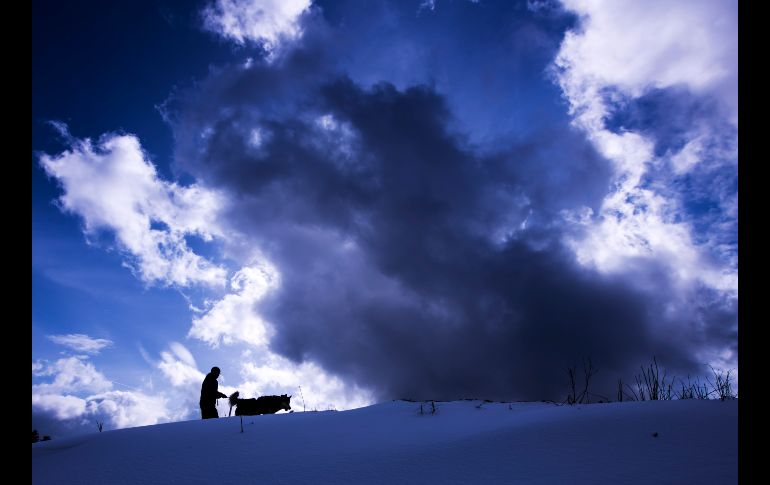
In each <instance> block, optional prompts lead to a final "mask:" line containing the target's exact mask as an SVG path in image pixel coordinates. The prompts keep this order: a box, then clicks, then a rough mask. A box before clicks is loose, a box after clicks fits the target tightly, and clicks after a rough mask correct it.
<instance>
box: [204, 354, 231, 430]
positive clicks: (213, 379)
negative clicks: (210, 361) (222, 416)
mask: <svg viewBox="0 0 770 485" xmlns="http://www.w3.org/2000/svg"><path fill="white" fill-rule="evenodd" d="M217 377H219V367H212V368H211V372H209V373H208V374H206V378H205V379H203V385H201V401H200V405H201V417H202V418H203V419H209V418H218V417H219V413H218V412H217V405H216V404H217V403H216V401H217V399H219V398H220V397H225V398H226V397H227V396H225V395H224V394H222V393H221V392H219V382H217Z"/></svg>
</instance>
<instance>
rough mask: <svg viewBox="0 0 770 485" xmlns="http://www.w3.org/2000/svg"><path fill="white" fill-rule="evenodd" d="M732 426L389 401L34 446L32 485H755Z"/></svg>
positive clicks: (654, 406)
mask: <svg viewBox="0 0 770 485" xmlns="http://www.w3.org/2000/svg"><path fill="white" fill-rule="evenodd" d="M737 421H738V401H737V400H728V401H718V400H700V399H690V400H679V401H646V402H622V403H619V402H616V403H610V404H607V403H604V404H591V405H588V406H583V405H576V406H567V405H562V406H555V405H553V404H550V403H540V402H527V403H500V402H486V401H478V400H467V401H451V402H443V401H438V402H433V401H431V402H407V401H391V402H383V403H379V404H375V405H372V406H367V407H364V408H359V409H353V410H347V411H341V412H333V411H321V412H306V413H305V412H296V413H283V412H281V413H279V414H275V415H263V416H246V417H244V419H243V423H242V428H243V432H241V420H240V418H238V417H235V416H233V417H230V418H223V419H218V420H214V419H210V420H206V421H187V422H177V423H164V424H159V425H155V426H145V427H140V428H133V429H122V430H110V431H105V432H104V433H92V434H89V435H81V436H76V437H70V438H63V439H58V440H57V439H52V440H50V441H41V442H38V443H35V444H33V445H32V483H33V485H34V484H47V483H52V482H53V483H60V484H62V485H66V484H81V483H101V482H104V481H109V483H114V484H116V485H122V484H133V483H145V484H148V485H150V484H156V483H157V484H165V483H177V482H183V483H195V484H197V483H217V482H223V481H224V482H227V483H237V482H238V481H240V480H243V479H244V477H259V479H260V481H262V482H265V483H283V484H287V485H288V484H304V483H318V484H339V485H345V484H358V483H371V484H391V483H405V484H421V483H448V484H466V483H489V484H498V483H500V484H502V483H516V484H517V485H519V484H521V485H534V484H551V483H575V484H595V483H627V484H630V485H637V484H639V485H643V484H647V483H702V484H709V485H710V484H714V485H725V484H733V483H745V480H744V481H739V479H741V478H744V477H748V476H750V475H749V474H748V472H747V470H748V468H741V469H740V472H739V459H738V445H739V443H738V427H737V426H736V423H737ZM362 431H365V432H362ZM169 443H184V446H169V445H168V444H169ZM329 443H333V444H334V446H329ZM576 443H580V445H579V446H576ZM742 444H743V442H741V445H742ZM743 450H744V449H743V448H742V449H741V451H743ZM544 451H545V452H544ZM255 457H256V458H255ZM743 457H745V453H741V458H743ZM84 463H86V464H87V465H88V466H83V464H84ZM137 464H141V466H136V465H137ZM744 473H745V474H744Z"/></svg>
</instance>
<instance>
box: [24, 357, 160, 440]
mask: <svg viewBox="0 0 770 485" xmlns="http://www.w3.org/2000/svg"><path fill="white" fill-rule="evenodd" d="M32 371H33V372H32V374H33V376H36V377H38V378H43V377H46V378H51V377H52V378H53V379H52V380H49V381H48V382H40V383H37V384H33V385H32V411H33V422H34V421H37V422H38V423H47V424H46V430H49V428H52V429H51V430H50V431H49V433H53V432H54V431H56V432H58V431H60V430H61V431H62V432H67V433H69V432H72V430H73V429H75V430H80V431H85V430H87V429H89V428H90V427H91V426H92V425H93V420H94V419H96V420H101V421H104V422H105V423H106V424H107V426H108V429H109V428H112V429H115V428H125V427H130V426H141V425H147V424H156V423H159V422H163V421H167V420H169V419H170V417H171V412H170V411H169V410H168V408H167V407H168V406H167V405H168V401H167V399H166V397H165V396H164V395H163V394H160V395H149V394H146V393H144V392H143V391H141V390H138V389H136V390H132V391H117V390H114V389H113V388H112V387H113V384H112V382H111V381H110V380H109V379H107V377H105V375H104V374H102V373H101V372H99V371H98V370H97V369H96V368H95V367H94V365H93V364H92V363H90V362H88V361H87V357H81V358H77V357H68V358H64V359H58V360H57V361H55V362H48V361H45V360H39V361H36V362H33V364H32ZM51 418H53V419H55V420H57V421H64V423H58V424H57V423H53V422H51ZM41 429H42V426H41Z"/></svg>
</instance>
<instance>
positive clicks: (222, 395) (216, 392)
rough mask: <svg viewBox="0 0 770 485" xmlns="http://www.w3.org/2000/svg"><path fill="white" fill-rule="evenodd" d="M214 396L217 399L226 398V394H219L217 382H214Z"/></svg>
mask: <svg viewBox="0 0 770 485" xmlns="http://www.w3.org/2000/svg"><path fill="white" fill-rule="evenodd" d="M214 395H215V396H216V397H217V399H219V398H220V397H224V398H227V395H226V394H222V393H221V392H219V383H218V382H217V381H214Z"/></svg>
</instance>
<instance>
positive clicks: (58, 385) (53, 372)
mask: <svg viewBox="0 0 770 485" xmlns="http://www.w3.org/2000/svg"><path fill="white" fill-rule="evenodd" d="M36 364H37V365H34V364H33V372H32V375H34V376H55V377H54V380H53V382H48V383H43V384H37V385H33V386H32V393H33V394H35V393H38V394H53V393H71V392H88V393H96V392H101V391H105V390H108V389H110V388H112V383H111V382H110V381H109V380H107V378H105V377H104V375H103V374H102V373H101V372H99V371H97V370H96V368H95V367H94V366H93V364H91V363H90V362H88V361H85V360H83V359H80V358H77V357H67V358H64V359H58V360H57V361H55V362H52V363H51V362H47V361H38V362H37V363H36ZM36 369H37V370H36Z"/></svg>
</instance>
